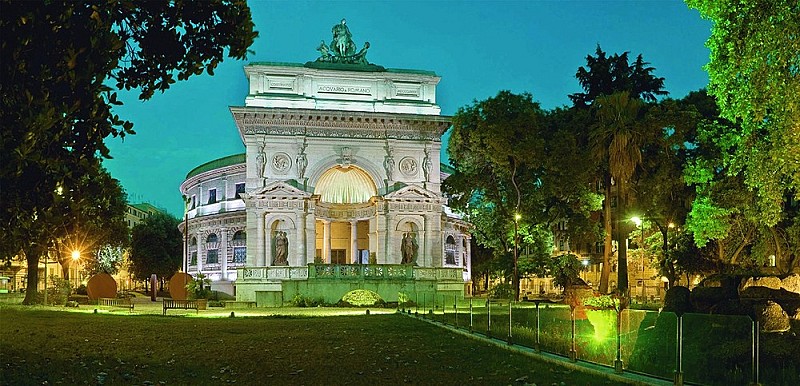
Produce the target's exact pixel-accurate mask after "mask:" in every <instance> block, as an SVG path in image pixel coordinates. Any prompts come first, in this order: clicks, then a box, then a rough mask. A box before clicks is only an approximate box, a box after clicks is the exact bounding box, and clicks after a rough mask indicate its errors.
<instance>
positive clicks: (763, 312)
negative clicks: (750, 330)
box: [755, 301, 791, 332]
mask: <svg viewBox="0 0 800 386" xmlns="http://www.w3.org/2000/svg"><path fill="white" fill-rule="evenodd" d="M755 312H756V318H757V320H758V322H759V323H760V324H761V332H785V331H789V329H790V328H791V325H790V324H789V315H786V311H784V310H783V308H781V306H779V305H778V303H775V302H773V301H767V302H766V304H763V305H759V306H756V308H755Z"/></svg>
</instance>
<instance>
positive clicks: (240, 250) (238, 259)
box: [233, 247, 247, 264]
mask: <svg viewBox="0 0 800 386" xmlns="http://www.w3.org/2000/svg"><path fill="white" fill-rule="evenodd" d="M245 259H247V248H245V247H233V262H234V263H241V264H244V261H245Z"/></svg>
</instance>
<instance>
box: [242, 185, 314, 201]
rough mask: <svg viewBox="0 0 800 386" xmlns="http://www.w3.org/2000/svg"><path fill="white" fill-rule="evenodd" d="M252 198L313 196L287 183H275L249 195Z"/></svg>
mask: <svg viewBox="0 0 800 386" xmlns="http://www.w3.org/2000/svg"><path fill="white" fill-rule="evenodd" d="M248 195H249V196H250V197H269V196H272V197H310V196H311V194H310V193H308V192H306V191H303V190H302V189H298V188H296V187H294V186H292V185H290V184H289V183H287V182H286V181H275V182H271V183H269V184H267V186H264V187H262V188H258V189H255V190H253V191H251V192H249V193H248Z"/></svg>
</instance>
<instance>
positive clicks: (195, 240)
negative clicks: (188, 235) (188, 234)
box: [189, 237, 197, 246]
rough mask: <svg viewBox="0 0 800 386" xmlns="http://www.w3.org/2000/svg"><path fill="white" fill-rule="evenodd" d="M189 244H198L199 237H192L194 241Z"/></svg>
mask: <svg viewBox="0 0 800 386" xmlns="http://www.w3.org/2000/svg"><path fill="white" fill-rule="evenodd" d="M189 245H195V246H196V245H197V237H192V241H190V242H189Z"/></svg>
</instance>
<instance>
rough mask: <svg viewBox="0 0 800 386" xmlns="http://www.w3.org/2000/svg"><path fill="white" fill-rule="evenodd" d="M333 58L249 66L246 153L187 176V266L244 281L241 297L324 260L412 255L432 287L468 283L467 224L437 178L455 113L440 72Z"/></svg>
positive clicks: (241, 122) (254, 295)
mask: <svg viewBox="0 0 800 386" xmlns="http://www.w3.org/2000/svg"><path fill="white" fill-rule="evenodd" d="M328 67H333V68H324V69H323V68H316V67H315V66H309V65H308V64H307V65H305V66H304V65H300V64H284V63H281V64H270V63H254V64H251V65H248V66H245V74H246V75H247V77H248V80H249V84H250V88H249V90H250V91H249V95H248V96H247V97H246V98H245V106H242V107H231V108H230V110H231V113H232V115H233V119H234V121H235V122H236V125H237V127H238V129H239V135H240V137H241V139H242V142H243V143H244V145H245V149H246V152H245V154H244V155H243V156H242V155H237V156H231V157H227V160H226V159H222V160H216V161H212V162H209V163H208V164H206V165H201V166H199V167H198V168H196V169H195V170H194V171H192V172H190V173H189V175H188V176H187V180H186V181H185V182H184V183H183V184H182V185H181V192H182V194H184V196H185V197H187V201H188V203H189V207H188V212H187V214H188V218H189V220H188V224H189V226H188V228H189V229H188V232H189V235H190V239H191V240H190V242H189V243H188V250H187V253H186V256H187V259H188V260H189V261H188V262H187V265H188V272H189V273H193V272H206V273H207V274H208V275H209V276H210V277H211V278H212V280H214V281H215V284H213V285H212V287H216V288H219V289H221V290H225V291H226V292H227V291H228V290H230V292H234V291H233V286H234V285H235V287H236V289H235V292H236V296H237V300H242V301H257V300H258V299H259V297H262V298H263V297H264V295H263V293H266V292H268V293H271V294H272V295H270V296H273V295H274V296H277V297H279V298H283V299H286V298H287V297H288V296H287V294H286V291H287V288H286V283H282V282H283V281H286V282H288V281H293V280H311V279H314V278H315V277H316V274H315V273H314V272H317V271H318V270H317V269H316V268H314V267H315V266H319V265H331V266H338V265H353V264H357V265H363V266H371V265H378V266H380V265H385V266H392V267H395V266H400V265H402V264H405V265H406V266H408V267H417V268H418V269H417V268H414V269H412V268H408V269H412V270H411V271H408V273H409V274H408V278H409V279H411V280H416V279H424V280H433V284H432V286H430V288H431V289H432V290H433V291H436V290H437V288H438V289H445V288H446V289H447V290H448V291H453V290H456V291H459V292H461V291H463V289H464V284H465V283H468V282H469V281H470V280H471V260H470V252H471V251H470V247H469V246H470V234H469V225H468V224H467V223H465V222H464V221H462V220H461V219H460V218H459V216H457V215H455V214H453V213H451V212H450V211H449V209H448V208H447V207H446V200H445V199H444V198H443V197H442V194H441V189H440V188H441V176H442V171H441V167H440V164H439V162H438V158H439V154H440V151H441V135H442V134H443V133H444V131H445V130H446V129H447V128H448V127H449V125H450V119H449V117H443V116H440V115H439V113H440V108H439V106H438V105H436V85H437V84H438V82H439V79H440V78H439V77H438V76H436V75H435V74H433V73H431V72H425V71H408V70H391V69H389V70H385V69H383V68H382V67H381V68H380V70H375V71H363V69H362V70H360V71H359V70H356V68H354V67H353V66H350V65H330V66H328ZM242 183H244V191H242V185H241V184H242ZM183 228H184V227H183V226H182V227H181V229H182V230H183ZM237 235H238V236H237ZM245 235H246V236H245ZM234 239H235V240H234ZM245 239H246V242H245V241H244V240H245ZM242 244H243V245H242ZM403 248H405V249H403ZM404 250H405V251H406V252H403V251H404ZM211 251H216V252H211ZM243 251H244V253H245V260H244V261H242V260H241V257H242V252H243ZM192 256H195V257H196V258H193V257H192ZM209 256H211V257H212V258H213V259H212V261H215V262H214V263H209ZM283 256H285V261H284V259H283ZM404 259H405V260H404ZM408 263H411V264H408ZM280 267H286V268H285V269H284V268H280ZM237 268H239V272H238V273H237V271H236V269H237ZM312 268H313V272H311V273H312V275H311V279H309V271H308V270H309V269H312ZM423 268H439V269H443V270H445V271H448V272H449V271H454V272H455V271H458V272H459V274H458V275H457V277H458V278H459V279H458V281H457V282H460V284H458V286H457V287H454V286H453V284H455V283H453V282H452V276H453V275H452V272H451V273H447V274H442V273H434V274H433V276H431V277H433V278H434V279H430V277H428V276H425V275H429V274H427V273H423V271H421V270H419V269H423ZM387 269H388V268H387ZM392 269H393V270H396V271H398V272H401V271H402V272H405V271H403V270H404V268H392ZM284 271H285V272H284ZM295 271H297V272H295ZM299 271H303V272H304V273H299ZM323 271H325V269H322V270H320V271H319V272H323ZM412 271H413V272H412ZM255 272H262V273H263V275H261V274H259V275H257V276H252V275H256V274H255ZM270 272H272V273H270ZM291 272H295V274H294V276H293V277H292V278H290V277H289V276H287V275H289V273H291ZM337 272H338V271H337ZM359 272H361V273H362V276H363V275H364V274H365V272H366V275H367V276H369V275H372V273H370V272H373V271H371V270H369V269H366V270H364V269H361V270H360V271H359ZM238 275H250V276H248V277H247V278H244V277H242V278H238ZM269 275H273V277H271V278H270V277H269ZM275 275H277V276H275ZM437 275H439V276H437ZM284 276H285V277H284ZM423 276H425V277H423ZM436 277H442V278H446V280H444V281H446V282H448V283H440V284H436V279H435V278H436ZM284 279H285V280H284ZM394 279H397V277H395V278H393V280H394ZM429 284H430V283H429ZM437 286H438V287H437ZM312 287H313V286H312ZM426 288H427V287H426ZM277 292H282V293H281V294H276V293H277ZM258 293H262V295H258ZM388 296H389V299H387V300H391V297H392V294H391V293H389V294H388ZM394 296H395V297H396V296H397V295H396V293H395V294H394Z"/></svg>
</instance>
